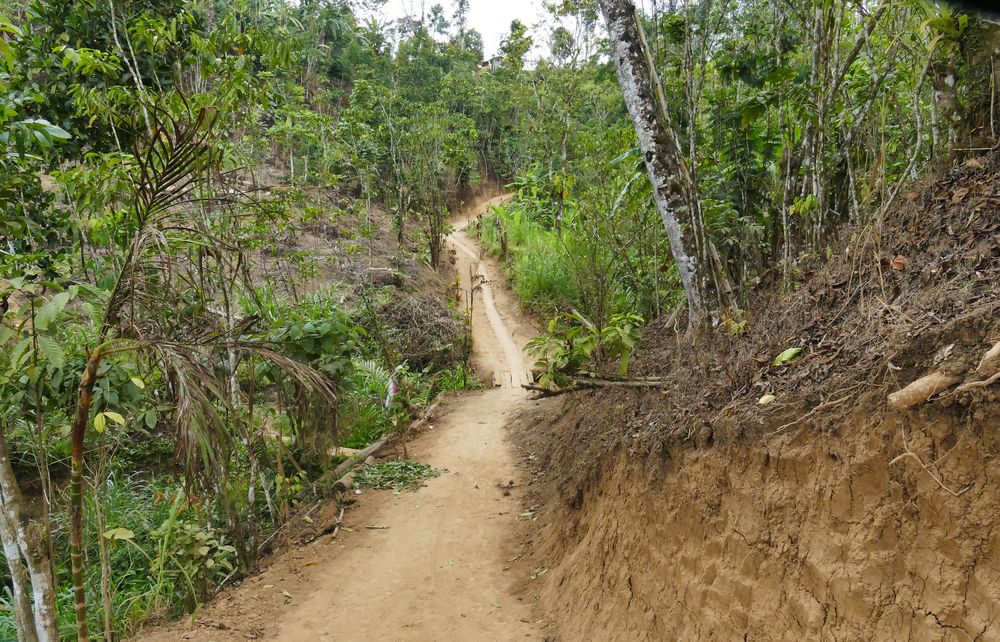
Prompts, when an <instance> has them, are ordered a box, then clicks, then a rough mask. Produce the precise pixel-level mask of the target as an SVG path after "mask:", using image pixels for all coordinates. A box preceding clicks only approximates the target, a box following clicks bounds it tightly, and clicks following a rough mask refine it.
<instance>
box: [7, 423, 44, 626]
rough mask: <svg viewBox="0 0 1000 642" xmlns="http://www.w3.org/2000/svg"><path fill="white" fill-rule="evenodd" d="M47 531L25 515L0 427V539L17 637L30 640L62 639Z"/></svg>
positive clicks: (19, 490)
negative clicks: (11, 594)
mask: <svg viewBox="0 0 1000 642" xmlns="http://www.w3.org/2000/svg"><path fill="white" fill-rule="evenodd" d="M44 532H45V529H44V528H43V527H42V526H41V524H37V523H32V522H30V521H29V520H28V519H27V517H26V515H25V510H24V506H23V499H22V496H21V489H20V487H19V486H18V484H17V480H16V479H15V478H14V470H13V468H11V465H10V460H9V459H8V458H7V444H6V439H5V437H4V434H3V430H2V426H0V540H2V544H3V553H4V557H5V558H6V560H7V566H8V568H9V569H10V574H11V580H12V584H13V596H14V604H13V605H12V606H13V608H14V616H15V618H16V626H17V635H18V640H23V641H27V642H36V641H37V642H55V641H56V640H58V639H59V632H58V626H57V624H56V610H55V586H54V585H53V583H52V567H51V563H50V560H49V558H48V555H49V547H48V544H47V542H46V541H45V539H44V536H43V534H44ZM29 585H30V587H31V590H30V596H29V590H28V587H29Z"/></svg>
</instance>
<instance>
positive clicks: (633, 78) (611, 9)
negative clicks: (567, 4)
mask: <svg viewBox="0 0 1000 642" xmlns="http://www.w3.org/2000/svg"><path fill="white" fill-rule="evenodd" d="M599 4H600V7H601V13H602V14H603V15H604V21H605V23H607V27H608V33H609V36H610V40H611V54H612V57H613V58H614V60H615V67H616V69H617V71H618V82H619V84H620V85H621V89H622V95H623V96H624V98H625V106H626V107H627V108H628V112H629V116H630V117H631V118H632V124H633V125H634V127H635V133H636V135H637V136H638V138H639V148H640V150H641V151H642V155H643V159H644V160H645V163H646V171H647V172H648V174H649V180H650V183H652V185H653V194H654V196H655V200H656V208H657V210H658V211H659V213H660V218H661V219H662V220H663V225H664V227H665V228H666V231H667V238H668V240H669V241H670V250H671V252H672V254H673V257H674V262H675V263H677V268H678V271H679V273H680V278H681V283H682V284H683V286H684V293H685V294H686V295H687V302H688V316H689V320H690V322H691V327H692V328H693V327H695V326H699V325H701V324H703V323H705V322H707V321H717V320H718V318H719V315H720V313H721V312H722V311H723V310H724V309H725V308H727V307H729V306H730V305H731V295H730V293H729V284H728V282H727V281H726V279H725V277H724V275H723V274H722V272H721V270H719V269H718V266H717V264H716V262H715V261H713V252H712V248H711V241H710V240H709V238H708V234H707V231H706V229H705V222H704V219H703V218H702V215H701V203H700V201H699V198H698V191H697V186H696V185H695V183H694V180H693V178H692V177H691V174H690V173H689V171H688V168H687V165H686V164H685V162H684V157H683V154H682V152H681V147H680V144H679V142H678V139H677V135H676V131H675V130H674V128H673V125H672V123H671V121H670V116H669V112H668V110H667V102H666V96H665V94H664V93H663V88H662V87H661V86H660V84H659V77H658V76H657V75H656V69H655V67H654V66H653V58H652V55H651V53H650V51H649V48H648V46H647V44H646V38H645V34H644V33H643V29H642V24H641V23H640V18H639V16H638V15H637V14H636V11H635V5H634V4H633V3H632V2H631V0H600V2H599Z"/></svg>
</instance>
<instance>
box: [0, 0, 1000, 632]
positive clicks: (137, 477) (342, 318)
mask: <svg viewBox="0 0 1000 642" xmlns="http://www.w3.org/2000/svg"><path fill="white" fill-rule="evenodd" d="M598 4H599V5H600V7H601V9H602V10H604V12H605V13H607V11H608V10H609V9H610V10H615V9H616V8H617V9H623V10H625V11H626V13H628V12H631V11H633V9H632V5H631V4H630V3H620V2H611V1H610V0H607V1H602V2H600V3H598ZM869 4H870V3H846V2H829V1H825V2H818V1H817V2H814V3H807V7H806V9H808V10H801V11H800V10H798V8H797V7H792V6H790V5H788V3H786V2H782V1H780V0H753V1H750V2H741V3H725V2H710V1H705V2H691V3H685V4H684V6H683V7H679V6H677V5H676V4H675V3H670V6H669V8H668V9H663V8H659V9H655V8H654V11H653V13H652V14H650V15H641V16H639V19H638V20H628V21H625V24H630V25H635V26H637V28H638V27H643V28H645V29H646V30H647V31H648V33H649V42H651V43H652V44H651V45H646V44H643V45H642V48H645V47H646V46H649V47H650V49H649V51H648V54H649V57H648V59H646V60H644V61H643V63H644V64H643V65H642V67H643V68H645V69H647V70H649V71H656V70H657V69H659V71H660V72H661V73H659V74H657V78H656V81H657V82H656V86H657V92H658V101H659V102H660V104H659V107H657V109H649V110H646V111H647V112H652V111H658V112H662V113H658V116H657V118H658V119H660V120H661V121H662V122H660V125H661V126H662V127H663V128H665V131H666V130H669V131H668V134H669V136H666V137H665V138H666V139H669V140H668V142H669V143H670V144H669V145H667V147H669V148H670V150H668V151H670V152H671V154H672V157H673V159H672V160H673V162H674V164H675V165H677V167H678V168H681V166H682V165H683V168H682V169H683V170H684V171H678V172H674V177H673V178H672V179H671V180H673V183H672V184H671V188H672V189H670V190H667V191H668V192H670V193H671V194H677V193H681V192H683V193H684V194H685V195H686V198H687V199H688V200H687V202H686V203H683V204H681V205H682V206H681V207H678V203H679V201H675V202H674V203H673V205H671V206H670V207H665V206H664V203H663V202H662V200H663V199H657V198H655V196H656V195H657V194H654V191H653V188H652V186H651V182H650V180H651V176H652V177H653V179H655V176H653V174H655V171H654V170H655V168H653V169H651V167H652V166H648V165H647V164H648V163H649V161H650V159H652V158H655V157H656V154H654V153H653V151H655V150H643V151H641V152H640V149H639V148H637V137H636V134H635V128H634V123H633V122H631V118H632V117H631V116H630V112H629V111H628V109H627V107H626V105H625V103H624V102H623V100H622V97H623V94H622V93H621V92H620V91H619V87H618V80H617V78H616V67H615V62H614V60H613V56H611V55H609V54H610V53H613V51H621V50H622V49H621V48H620V47H619V48H618V49H617V50H616V49H615V48H614V47H612V45H613V44H616V43H613V42H610V41H609V40H608V39H606V38H605V37H604V36H605V33H604V32H603V31H602V30H601V29H600V27H599V13H598V10H597V8H596V7H594V6H593V5H590V4H587V3H580V4H578V3H571V2H567V3H553V4H550V5H547V10H548V11H550V12H551V14H552V17H553V18H554V20H553V21H552V24H551V25H545V26H544V27H542V28H541V31H538V32H536V33H532V30H531V29H529V28H528V27H527V26H526V25H525V23H523V22H521V21H519V20H515V21H513V22H512V23H511V24H510V25H509V28H508V29H506V30H505V35H504V37H503V41H502V44H501V46H500V49H499V52H498V53H497V55H496V56H495V57H491V58H490V59H489V60H488V61H487V62H486V63H484V64H481V63H483V60H484V58H487V54H492V53H493V52H484V51H483V44H482V36H481V34H479V33H478V32H476V31H475V29H472V28H471V27H470V25H469V23H468V19H469V5H468V3H466V2H460V3H458V6H457V11H456V12H455V14H454V15H453V16H451V17H450V18H449V16H447V15H446V14H445V10H444V9H443V8H442V7H440V6H438V7H434V8H431V10H430V11H429V13H428V14H426V15H424V16H422V17H421V18H420V19H416V18H410V19H407V20H402V21H400V22H399V23H398V24H396V25H387V24H385V23H383V22H379V21H378V20H365V19H363V18H362V17H361V14H360V13H359V12H357V11H356V8H355V6H354V5H353V4H351V3H347V2H340V1H331V2H312V1H310V2H284V1H281V0H274V1H267V2H256V1H253V2H250V1H246V0H233V1H232V2H205V1H204V0H170V1H169V2H152V1H150V0H141V1H139V2H135V3H129V4H127V5H122V6H119V5H120V3H118V4H116V3H112V2H109V3H107V4H104V3H94V2H90V1H87V0H72V1H67V2H46V1H43V0H29V1H25V2H15V3H13V4H11V5H9V6H7V5H5V7H4V9H3V13H2V14H0V88H2V89H3V91H0V146H2V147H0V206H2V210H0V431H2V434H0V445H2V446H3V452H2V453H0V484H2V488H0V490H2V492H0V504H2V506H0V507H2V509H3V510H0V539H2V543H3V554H4V557H5V560H6V561H7V567H8V571H9V572H8V573H7V575H5V576H4V577H3V587H4V590H5V591H6V593H5V603H6V606H7V608H6V609H5V610H3V611H2V612H0V634H2V635H4V636H8V637H9V636H10V635H12V634H13V632H14V630H15V628H16V627H17V626H20V627H21V629H20V630H18V631H17V635H19V636H20V637H24V638H27V639H35V638H38V637H40V638H42V639H51V638H55V637H59V636H62V637H66V638H71V637H72V636H74V635H76V636H77V637H79V638H87V637H88V636H90V635H103V636H104V637H105V638H108V639H115V638H120V637H122V636H125V635H128V634H130V633H132V632H134V631H135V630H136V627H137V626H139V623H140V622H142V621H143V620H144V619H145V618H147V617H149V616H151V615H157V614H164V615H170V616H174V615H179V614H181V613H189V612H191V611H192V610H193V609H197V607H198V605H199V604H200V603H202V602H203V601H204V600H205V599H207V597H208V596H210V595H211V594H212V593H213V592H214V591H216V590H217V589H218V587H219V586H221V585H222V583H223V582H224V580H225V579H226V578H235V577H239V576H243V575H246V574H248V573H251V572H253V571H254V570H255V569H256V568H257V565H258V563H259V561H260V558H261V556H262V555H263V554H265V553H266V552H267V550H268V545H269V542H270V541H271V540H270V537H271V536H272V534H273V533H274V532H275V530H276V529H278V528H280V527H281V525H282V524H284V523H287V520H288V519H289V517H290V515H291V514H292V513H293V512H294V510H295V508H296V505H297V504H298V503H300V502H302V501H303V499H304V498H306V497H310V496H311V495H317V494H320V493H322V492H323V489H322V488H317V487H316V482H317V481H318V480H319V479H320V477H321V476H322V475H323V474H324V473H325V472H327V471H328V470H329V469H330V466H331V465H332V464H335V463H336V461H335V460H334V457H333V456H332V455H331V452H332V449H333V448H334V447H336V446H348V447H360V446H364V445H366V444H368V443H371V442H372V441H373V440H376V439H378V438H380V437H382V436H384V435H387V434H390V433H392V432H395V431H401V430H405V428H406V426H407V424H408V421H409V419H410V418H412V416H413V415H415V414H416V413H418V412H419V411H420V410H421V409H422V408H423V407H426V406H427V405H429V404H430V403H431V402H432V400H433V399H434V398H435V396H437V395H438V394H440V393H441V392H442V391H446V390H451V389H457V388H465V387H472V386H475V385H477V382H476V379H475V377H474V376H472V373H471V372H470V370H469V368H468V363H467V359H468V352H469V339H468V324H469V320H468V318H467V317H465V316H464V315H463V314H461V313H458V312H457V311H456V309H455V308H456V306H455V304H454V303H451V302H448V301H447V300H446V299H445V298H444V296H445V295H444V294H443V292H444V291H445V290H446V287H445V285H444V284H445V283H446V282H449V281H450V280H451V277H450V276H446V277H445V278H443V279H442V278H441V276H440V274H439V272H438V271H439V270H441V269H443V268H446V267H447V266H446V262H445V261H444V260H443V259H444V257H445V256H446V253H444V252H443V240H444V237H445V234H446V233H447V231H448V224H447V221H448V216H449V214H450V213H451V212H453V211H454V210H455V209H456V208H457V207H458V206H460V203H461V201H462V200H463V199H465V198H468V197H469V196H471V195H474V194H475V193H476V187H477V185H478V184H479V182H480V181H481V180H482V179H483V178H491V179H493V178H495V179H498V180H501V181H504V182H507V181H512V186H513V188H514V189H515V190H516V192H517V194H516V196H515V198H514V199H513V200H512V201H511V202H510V203H508V204H507V205H505V206H503V207H500V208H497V209H496V210H495V211H493V212H491V213H490V214H488V215H487V216H485V217H483V219H482V220H481V221H480V222H479V232H480V234H481V236H482V238H483V240H484V242H485V244H486V245H487V246H488V247H489V248H490V250H491V251H492V252H494V253H495V254H497V256H499V257H500V258H501V260H502V261H504V262H505V264H506V266H507V267H508V269H509V272H510V274H511V277H512V280H513V283H514V288H515V290H516V292H517V294H518V295H519V297H520V298H521V299H522V300H523V301H524V302H525V304H526V305H527V306H529V307H530V308H532V309H533V310H534V311H535V312H536V313H538V314H540V315H544V316H546V317H551V318H553V322H552V323H551V324H550V325H549V332H547V333H546V335H545V336H543V337H541V338H540V339H538V340H537V341H536V342H535V343H534V345H535V347H537V349H538V354H539V356H540V357H541V358H542V361H543V367H544V368H545V370H546V375H547V376H548V379H549V380H550V381H552V382H556V383H558V380H559V379H560V377H564V376H566V375H567V374H577V373H580V372H593V371H595V370H597V369H599V368H601V367H603V366H602V362H605V361H607V360H608V359H609V358H611V359H613V360H615V361H616V362H617V363H616V364H615V368H614V372H615V373H616V375H617V376H619V377H620V376H623V375H626V374H628V369H629V364H630V363H635V360H634V359H632V356H631V355H632V352H633V349H634V347H635V345H636V343H637V341H638V339H639V335H640V331H639V326H640V325H641V324H642V322H643V320H645V321H652V320H654V319H657V318H661V319H662V318H666V319H670V320H671V321H672V326H671V327H675V326H676V323H675V322H676V321H677V320H678V319H679V318H680V317H681V316H682V315H680V314H679V313H680V312H681V310H682V308H683V300H684V298H685V297H684V296H683V293H684V291H683V290H682V279H681V276H682V274H681V273H680V271H679V270H678V268H677V263H675V262H674V260H673V258H672V257H673V255H674V253H675V252H676V251H677V250H678V249H683V248H679V247H678V245H677V244H676V243H674V241H676V240H677V239H676V238H670V237H671V236H674V237H676V236H677V234H678V233H679V232H683V231H684V228H685V225H686V226H687V228H688V229H691V225H689V224H682V225H679V226H676V225H675V226H671V224H670V220H671V216H673V217H674V220H675V222H676V217H677V215H678V211H679V212H680V213H681V214H682V215H690V216H691V217H693V218H689V219H688V223H699V225H698V226H697V227H698V228H699V229H700V228H701V227H703V228H704V230H703V231H704V235H705V238H701V239H699V247H700V248H701V249H702V250H703V251H702V256H699V257H698V258H699V260H700V261H701V262H702V264H703V266H710V267H711V269H710V270H708V271H709V272H711V273H712V274H713V275H714V276H715V277H716V278H717V280H718V283H719V287H718V288H717V290H718V291H719V292H724V294H725V295H726V296H725V298H727V299H730V300H731V301H730V302H731V303H734V304H735V305H734V306H731V307H730V308H729V309H727V310H722V309H721V308H720V309H718V310H713V312H714V313H715V318H714V319H713V321H714V322H715V323H716V324H718V325H717V327H715V328H713V329H712V330H711V332H717V333H719V334H718V336H719V337H721V336H723V335H724V336H725V337H726V338H725V341H728V342H731V343H732V344H733V345H736V344H738V343H739V342H740V341H741V339H740V338H741V337H744V336H746V333H747V331H748V330H750V331H753V328H754V326H753V325H752V324H753V323H754V319H749V323H750V324H751V325H748V320H747V319H745V318H743V317H741V315H740V312H739V308H740V307H743V308H749V309H753V304H754V297H756V296H757V294H758V292H759V287H760V286H761V285H762V284H765V285H774V284H775V283H780V285H779V286H776V287H777V288H778V289H780V290H781V291H782V292H784V293H789V292H795V291H802V292H808V291H809V290H808V285H809V278H810V276H811V275H812V274H813V273H814V271H815V269H816V266H817V265H820V264H822V262H823V261H824V260H825V259H828V258H831V257H834V256H835V254H836V251H837V250H836V248H838V247H839V245H838V243H839V240H838V238H837V234H838V231H839V230H841V229H842V224H843V223H845V222H849V223H851V224H853V225H855V226H858V227H863V226H866V225H870V224H872V222H873V221H879V222H881V221H884V219H885V215H886V213H887V211H889V209H890V208H889V206H890V205H891V204H893V203H896V204H897V205H898V203H899V202H900V201H899V199H900V198H902V197H903V196H904V195H903V194H902V193H901V189H902V186H903V185H904V182H906V181H909V180H911V179H912V178H913V177H914V176H916V175H917V174H918V173H919V171H920V169H921V168H922V167H924V166H925V165H927V164H928V163H932V162H940V161H943V160H944V159H950V158H951V155H952V154H953V153H955V152H957V151H958V150H960V149H967V148H973V149H975V148H978V147H979V146H980V145H981V144H982V143H981V142H980V140H981V139H982V138H983V137H985V136H987V133H990V134H994V135H995V132H992V126H993V122H994V121H995V111H996V105H995V101H994V100H992V98H993V95H994V94H995V88H996V78H995V77H994V76H995V74H992V73H991V72H990V71H989V70H991V69H992V68H993V66H994V65H993V64H992V62H993V57H994V56H995V54H996V51H997V47H996V45H997V42H1000V38H998V35H997V34H998V30H996V29H994V28H992V27H991V26H990V23H986V22H984V21H977V20H974V19H970V18H969V17H968V16H964V15H963V14H960V13H958V12H953V11H951V10H948V9H947V8H945V7H943V6H939V5H937V4H934V3H922V2H914V3H889V2H886V3H878V5H877V7H871V6H869ZM654 7H655V5H654ZM536 42H537V43H538V44H541V43H543V42H544V44H546V45H548V52H547V54H546V55H543V56H542V58H541V59H537V60H536V59H535V56H534V51H535V50H536V47H535V45H536ZM617 44H621V43H617ZM633 44H636V43H633ZM626 49H627V50H629V51H632V52H635V51H640V48H639V47H638V45H637V46H636V47H631V48H627V47H626ZM660 94H662V95H660ZM858 97H864V99H863V100H861V99H859V98H858ZM640 129H641V127H640ZM963 146H966V147H963ZM658 151H659V152H664V150H662V149H661V150H658ZM647 152H649V153H647ZM664 153H665V152H664ZM677 177H683V178H684V180H683V184H681V183H679V182H678V178H677ZM661 192H662V190H661ZM660 195H661V196H662V194H660ZM951 198H953V199H954V198H959V197H958V196H956V195H952V197H951ZM962 198H964V195H963V196H962ZM979 198H983V199H987V200H986V201H983V202H991V201H989V199H990V198H992V197H991V196H989V195H983V196H981V197H979ZM959 200H961V199H959ZM977 202H979V201H977ZM671 208H672V209H671ZM674 210H678V211H674ZM970 216H978V217H979V218H976V219H974V220H972V219H970V222H969V223H968V224H967V225H966V227H969V228H970V229H971V228H972V226H974V225H982V223H981V221H982V220H984V219H983V218H982V213H981V212H978V213H977V212H975V211H974V212H972V213H971V214H970ZM702 219H703V220H702ZM701 223H703V225H700V224H701ZM682 241H683V239H682ZM680 245H684V243H683V242H682V243H681V244H680ZM898 251H899V253H900V255H901V256H903V257H904V261H905V255H906V252H905V251H904V249H900V250H898ZM886 258H887V259H888V260H889V261H890V264H889V269H891V270H895V267H894V263H893V262H894V261H895V260H896V257H886ZM681 264H682V265H687V263H686V262H683V261H682V262H681ZM904 267H905V266H904ZM683 286H684V290H687V291H688V292H687V293H688V296H687V297H686V298H687V300H688V301H691V300H693V299H692V298H691V296H690V289H691V284H690V283H686V284H683ZM723 286H726V287H728V286H731V290H727V289H726V287H723ZM830 287H839V286H836V285H831V286H830ZM970 287H971V286H970ZM456 298H460V297H456ZM772 316H773V317H774V318H778V315H772ZM654 327H656V326H654ZM655 336H658V335H655ZM789 340H790V341H791V339H789ZM647 341H648V340H647ZM796 342H797V344H799V345H801V346H802V347H806V345H805V344H806V341H805V340H804V339H802V338H796ZM647 345H649V343H647ZM671 345H673V344H671ZM786 347H788V346H786ZM734 350H737V349H736V348H734ZM649 352H653V353H655V350H649ZM692 354H693V355H695V356H692V357H691V358H692V359H693V360H695V361H697V358H698V353H697V352H692ZM737 355H738V358H736V359H731V360H730V361H732V362H733V363H735V364H737V366H738V367H740V368H750V367H751V366H750V365H748V364H751V361H750V360H748V359H750V357H747V356H746V355H745V354H744V353H741V352H739V351H738V350H737ZM768 357H771V355H768ZM660 361H662V362H663V363H667V360H666V359H661V360H660ZM646 363H648V361H640V362H639V365H640V368H641V370H640V372H641V373H646V372H653V373H654V374H661V373H660V371H658V370H647V366H646V365H645V364H646ZM723 372H728V370H725V369H724V370H723ZM606 374H609V373H607V372H606ZM720 376H722V375H720ZM728 385H732V382H729V384H728ZM698 394H701V393H700V392H699V393H698ZM720 394H721V393H720ZM681 412H682V413H683V409H681ZM8 462H9V464H10V465H9V466H8V465H6V464H7V463H8ZM74 555H75V556H76V559H78V560H80V561H79V563H78V564H77V565H76V568H72V567H73V564H71V559H72V558H73V557H74ZM74 612H75V613H76V614H77V617H74ZM26 626H27V627H29V628H32V629H34V635H32V634H31V632H30V631H28V630H27V629H25V628H24V627H26ZM56 628H58V630H56Z"/></svg>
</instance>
